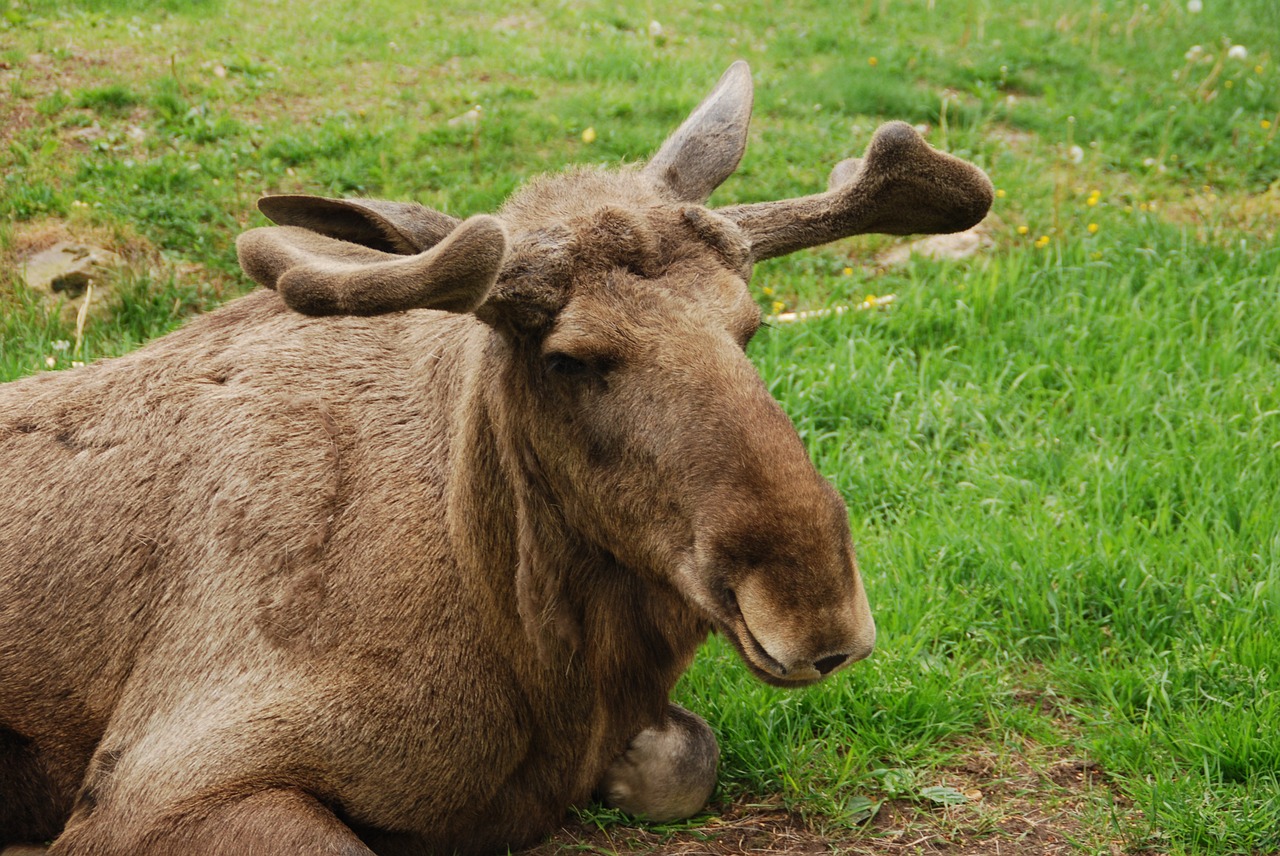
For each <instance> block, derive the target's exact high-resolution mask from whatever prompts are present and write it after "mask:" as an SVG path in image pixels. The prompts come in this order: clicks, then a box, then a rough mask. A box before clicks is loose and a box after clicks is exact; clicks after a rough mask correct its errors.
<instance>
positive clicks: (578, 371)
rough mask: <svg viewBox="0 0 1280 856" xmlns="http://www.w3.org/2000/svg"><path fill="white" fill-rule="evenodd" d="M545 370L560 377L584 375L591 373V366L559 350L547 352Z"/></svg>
mask: <svg viewBox="0 0 1280 856" xmlns="http://www.w3.org/2000/svg"><path fill="white" fill-rule="evenodd" d="M546 361H547V371H549V372H551V373H552V374H556V375H560V376H561V377H585V376H587V375H589V374H592V368H591V366H589V365H587V364H586V363H585V362H583V361H582V360H580V359H578V358H577V357H571V356H569V355H568V354H562V353H559V352H556V353H552V354H547V356H546Z"/></svg>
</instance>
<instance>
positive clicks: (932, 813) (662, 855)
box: [519, 749, 1138, 856]
mask: <svg viewBox="0 0 1280 856" xmlns="http://www.w3.org/2000/svg"><path fill="white" fill-rule="evenodd" d="M937 784H940V785H946V786H950V787H953V788H955V789H956V790H958V791H960V792H961V793H964V794H966V795H968V796H969V800H968V801H967V802H965V803H963V804H961V805H955V806H947V807H942V806H935V805H933V804H931V803H929V802H928V801H927V800H916V799H889V800H885V801H884V802H882V803H881V804H880V806H879V809H878V811H877V812H876V814H875V815H874V816H873V817H872V818H871V819H870V820H868V821H867V822H866V823H865V824H863V825H862V826H861V827H858V828H847V827H846V828H831V827H830V826H828V825H826V824H824V823H823V819H822V818H810V819H806V818H804V817H802V816H801V815H799V814H797V813H796V812H794V811H790V810H788V809H787V808H785V807H784V806H783V805H782V804H781V801H780V800H765V801H759V800H755V801H752V800H741V799H740V800H735V801H733V802H728V803H720V804H716V805H712V806H711V807H710V811H711V816H709V817H707V818H706V819H705V820H704V821H703V822H702V823H700V824H698V825H696V826H692V827H690V828H688V829H685V830H681V831H678V832H670V831H655V830H651V829H649V828H646V827H645V826H643V825H635V826H621V825H615V826H603V827H602V826H599V825H596V824H594V823H591V822H589V821H583V820H580V819H574V820H571V821H570V822H568V823H566V824H565V826H564V827H563V828H562V829H561V830H560V831H559V832H557V833H556V834H555V835H554V836H552V837H551V838H550V839H548V840H547V841H545V842H543V843H542V844H539V845H537V846H535V847H531V848H529V849H526V850H522V851H520V853H519V856H554V854H564V853H600V854H631V856H642V855H643V856H692V854H707V856H730V854H814V853H841V854H851V856H873V854H875V856H884V854H895V856H896V854H904V856H930V855H931V854H947V856H1032V854H1035V856H1066V854H1072V853H1078V852H1082V851H1085V852H1092V853H1111V854H1116V856H1119V854H1124V853H1130V852H1135V853H1136V852H1138V851H1136V850H1128V849H1126V844H1125V843H1124V842H1123V840H1122V839H1121V837H1120V833H1119V832H1118V831H1117V830H1115V829H1114V828H1113V827H1112V825H1111V822H1110V820H1109V817H1110V815H1111V814H1112V813H1116V814H1120V815H1125V814H1130V813H1132V812H1133V808H1132V806H1130V805H1129V804H1128V803H1127V801H1126V800H1125V799H1124V798H1123V797H1122V796H1121V795H1119V794H1117V793H1115V792H1114V791H1113V789H1112V788H1111V787H1110V784H1109V782H1108V778H1107V776H1106V774H1105V772H1104V771H1102V770H1101V769H1099V767H1098V766H1097V765H1096V764H1095V763H1094V762H1092V761H1090V760H1088V759H1081V758H1057V759H1049V758H1035V757H1029V756H1028V755H1025V754H1022V753H1021V752H1018V753H1013V754H1010V755H1007V756H996V755H994V754H992V753H991V752H990V751H989V750H986V749H979V750H975V751H974V752H972V753H971V754H969V755H967V756H965V757H963V759H962V760H961V761H960V763H959V764H957V765H956V766H954V767H951V768H947V769H945V770H944V771H942V772H941V774H940V778H939V779H938V781H937Z"/></svg>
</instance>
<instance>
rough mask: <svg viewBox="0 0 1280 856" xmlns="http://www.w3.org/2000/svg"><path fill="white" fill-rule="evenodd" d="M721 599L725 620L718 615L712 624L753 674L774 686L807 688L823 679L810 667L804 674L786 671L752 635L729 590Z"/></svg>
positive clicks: (740, 609)
mask: <svg viewBox="0 0 1280 856" xmlns="http://www.w3.org/2000/svg"><path fill="white" fill-rule="evenodd" d="M720 600H721V604H722V607H723V610H724V613H725V615H726V616H727V620H726V619H722V618H721V617H719V616H717V617H716V619H715V622H714V623H715V625H716V627H717V628H718V629H719V630H720V632H721V633H723V634H724V635H725V636H726V637H728V639H729V641H730V642H732V643H733V647H734V648H736V649H737V650H738V656H739V657H741V658H742V662H744V663H746V664H747V668H748V669H749V670H750V671H751V673H752V674H753V675H755V676H756V677H757V678H759V679H760V680H762V681H764V682H765V683H766V684H771V685H773V686H775V687H807V686H809V685H810V684H815V683H817V682H818V681H820V680H822V678H823V674H822V673H821V672H819V671H818V670H817V669H814V668H813V667H809V668H808V669H805V670H803V671H800V670H795V669H788V668H787V667H786V666H784V665H782V664H781V663H779V662H778V661H777V660H776V659H774V658H773V656H772V655H770V654H769V652H768V651H767V650H766V649H765V647H764V646H763V645H761V644H760V641H759V640H758V639H756V637H755V635H754V634H753V633H752V632H751V627H750V625H748V624H747V618H746V616H745V615H743V614H742V608H741V607H740V606H738V598H737V596H736V595H735V594H734V592H733V590H732V589H725V591H724V593H723V594H722V595H721V598H720Z"/></svg>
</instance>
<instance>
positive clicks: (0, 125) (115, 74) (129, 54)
mask: <svg viewBox="0 0 1280 856" xmlns="http://www.w3.org/2000/svg"><path fill="white" fill-rule="evenodd" d="M51 30H53V31H56V27H53V28H51ZM148 64H149V63H148V61H147V60H146V59H144V57H143V56H142V55H141V54H140V53H138V52H135V51H132V50H129V49H127V48H124V47H112V48H110V49H107V50H80V49H77V48H75V47H74V46H70V47H67V48H66V49H64V52H63V54H62V55H59V56H54V55H52V54H47V53H32V54H28V55H27V56H26V58H25V59H23V60H22V61H20V62H15V63H13V64H12V65H11V67H9V68H6V69H0V87H3V88H4V89H5V91H7V92H11V93H13V94H12V95H11V97H9V98H4V99H0V146H4V147H7V146H8V145H9V143H10V142H12V141H13V140H14V139H16V138H17V137H18V136H20V135H21V134H22V133H23V132H25V131H26V130H27V129H28V128H31V127H34V126H35V125H38V124H40V123H42V122H43V121H45V120H44V119H43V118H42V117H41V116H40V114H39V113H38V112H37V110H36V105H38V104H39V103H40V102H41V101H43V100H44V99H45V98H47V97H49V96H50V95H53V94H54V93H55V92H58V91H60V90H61V91H63V92H66V93H73V92H75V91H77V90H79V89H83V88H85V87H91V86H106V85H109V84H113V83H119V82H120V81H121V80H133V79H135V75H136V72H137V71H138V70H140V69H143V68H145V67H147V66H148ZM86 112H88V111H86Z"/></svg>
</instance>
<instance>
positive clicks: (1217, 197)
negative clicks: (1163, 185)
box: [1161, 181, 1280, 243]
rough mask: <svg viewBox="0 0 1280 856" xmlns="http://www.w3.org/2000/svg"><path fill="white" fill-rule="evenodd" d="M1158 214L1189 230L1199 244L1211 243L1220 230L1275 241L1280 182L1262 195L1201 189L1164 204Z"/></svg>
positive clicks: (1279, 232) (1278, 228)
mask: <svg viewBox="0 0 1280 856" xmlns="http://www.w3.org/2000/svg"><path fill="white" fill-rule="evenodd" d="M1161 214H1162V215H1163V216H1164V218H1165V219H1166V220H1168V221H1169V222H1171V223H1175V224H1177V225H1180V226H1187V227H1189V228H1191V229H1192V230H1193V231H1194V233H1195V236H1196V239H1197V240H1198V241H1200V242H1201V243H1210V242H1212V241H1213V240H1215V238H1216V237H1217V236H1218V234H1220V233H1221V232H1223V231H1230V232H1245V233H1247V234H1250V235H1256V236H1257V237H1259V238H1261V239H1262V240H1263V241H1267V242H1271V241H1275V240H1276V237H1277V235H1280V181H1278V182H1276V183H1274V184H1272V185H1271V186H1270V187H1268V188H1267V189H1266V190H1264V191H1262V192H1261V193H1230V194H1219V193H1217V192H1215V191H1213V190H1212V189H1208V188H1202V189H1201V190H1200V191H1198V192H1196V193H1192V194H1189V195H1187V196H1186V197H1184V198H1182V199H1178V200H1174V201H1172V202H1165V203H1164V204H1163V206H1162V211H1161ZM1234 239H1235V237H1234V236H1232V237H1231V238H1229V240H1234Z"/></svg>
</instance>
